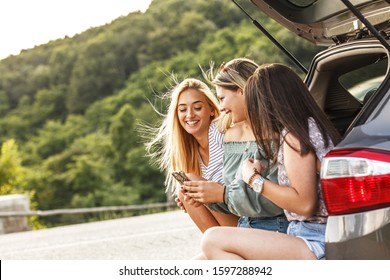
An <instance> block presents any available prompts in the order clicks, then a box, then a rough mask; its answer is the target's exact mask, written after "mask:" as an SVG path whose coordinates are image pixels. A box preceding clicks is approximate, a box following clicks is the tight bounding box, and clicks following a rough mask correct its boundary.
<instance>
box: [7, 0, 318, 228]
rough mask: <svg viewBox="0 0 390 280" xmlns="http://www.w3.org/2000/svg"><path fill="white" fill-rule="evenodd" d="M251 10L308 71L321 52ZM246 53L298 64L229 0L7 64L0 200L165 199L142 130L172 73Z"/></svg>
mask: <svg viewBox="0 0 390 280" xmlns="http://www.w3.org/2000/svg"><path fill="white" fill-rule="evenodd" d="M241 2H244V1H241ZM243 6H244V7H246V9H247V10H248V11H249V12H250V13H251V14H252V16H254V17H256V18H257V20H258V21H259V22H261V23H262V24H264V25H265V26H266V27H267V28H268V29H269V30H272V33H273V34H274V35H275V37H277V38H278V39H279V40H280V42H281V43H282V44H284V45H286V46H289V48H290V51H291V52H292V53H294V54H296V55H297V56H298V57H299V59H300V60H301V61H303V62H304V64H305V65H306V66H307V65H309V61H310V60H311V58H312V55H313V54H314V52H315V50H314V48H313V52H312V53H310V52H307V51H306V52H302V51H300V50H301V49H302V46H303V45H304V44H305V45H306V43H305V42H303V41H300V40H298V39H296V38H295V36H293V35H292V34H290V33H289V32H288V31H287V30H285V29H282V28H281V27H280V26H278V25H277V24H276V23H274V22H272V21H271V20H269V19H266V18H262V15H261V14H260V13H257V12H255V11H254V10H253V7H252V4H251V3H249V1H248V2H244V3H243ZM305 48H306V49H307V46H305ZM241 56H245V57H248V58H252V59H254V60H255V61H257V62H258V63H265V62H283V63H287V64H290V65H291V62H290V61H289V60H288V58H286V57H285V56H284V55H283V54H282V53H281V52H280V51H279V50H278V49H276V48H275V47H274V46H273V45H272V43H271V42H270V41H269V40H268V39H267V38H266V37H265V36H263V35H262V34H261V33H260V32H259V31H258V30H257V29H256V28H255V27H254V26H253V25H252V24H251V22H250V21H249V20H248V19H247V18H246V17H245V15H244V14H243V13H242V12H241V11H240V10H239V9H238V8H237V7H236V6H235V5H234V4H233V3H232V2H230V1H226V0H215V1H208V0H193V1H182V0H154V1H153V2H152V3H151V5H150V7H149V9H148V10H147V11H146V12H145V13H140V12H135V13H131V14H129V15H128V16H126V17H120V18H118V19H116V20H114V21H113V22H111V23H110V24H107V25H105V26H101V27H97V28H91V29H89V30H87V31H85V32H83V33H81V34H78V35H76V36H74V37H72V38H68V37H66V38H63V39H58V40H55V41H50V42H48V43H47V44H44V45H40V46H37V47H35V48H33V49H29V50H24V51H22V52H21V53H20V54H19V55H17V56H10V57H8V58H6V59H3V60H1V61H0V143H4V144H3V148H2V151H1V155H0V174H1V178H0V184H1V185H0V191H1V193H0V194H7V193H15V192H18V193H21V192H25V193H28V194H29V195H30V196H31V197H32V206H33V207H34V208H38V209H40V210H47V209H58V208H75V207H97V206H111V205H128V204H142V203H150V202H161V201H165V200H166V194H165V188H164V186H163V182H164V174H163V173H162V172H161V171H160V170H158V169H157V168H156V167H155V166H153V164H152V163H151V162H150V159H148V158H146V157H145V156H144V154H145V150H144V146H143V143H142V141H143V140H142V138H141V137H140V135H138V134H137V133H136V132H135V131H136V130H135V128H136V127H137V125H138V123H139V122H140V121H144V122H147V123H149V124H152V125H153V124H155V123H156V122H157V121H158V116H157V115H156V114H155V113H154V111H153V109H152V107H151V106H150V104H149V103H148V100H149V101H151V102H154V100H155V97H156V96H155V95H156V94H159V93H162V92H164V91H166V90H167V87H169V86H170V83H171V75H172V74H176V75H177V76H178V77H179V78H183V77H188V76H193V77H198V78H202V76H201V71H200V67H199V66H201V67H203V68H204V67H208V65H209V63H210V61H214V62H215V63H216V64H220V63H221V62H223V61H228V60H230V59H232V58H234V57H241ZM291 66H293V65H291ZM298 71H299V70H298ZM158 107H159V109H161V111H164V109H165V108H164V104H160V105H159V106H158ZM65 222H69V221H68V220H66V218H64V217H51V218H46V219H45V220H41V223H43V224H45V225H46V226H50V225H54V224H61V223H65Z"/></svg>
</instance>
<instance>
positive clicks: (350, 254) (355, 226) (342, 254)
mask: <svg viewBox="0 0 390 280" xmlns="http://www.w3.org/2000/svg"><path fill="white" fill-rule="evenodd" d="M325 254H326V259H328V260H329V259H331V260H332V259H333V260H342V259H346V260H354V259H364V260H369V259H378V260H379V259H390V207H388V208H384V209H379V210H373V211H367V212H363V213H357V214H350V215H341V216H331V217H329V218H328V224H327V228H326V233H325Z"/></svg>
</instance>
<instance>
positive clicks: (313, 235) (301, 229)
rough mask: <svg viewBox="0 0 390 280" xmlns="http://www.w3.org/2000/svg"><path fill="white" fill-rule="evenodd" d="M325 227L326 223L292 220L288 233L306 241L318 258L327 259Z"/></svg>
mask: <svg viewBox="0 0 390 280" xmlns="http://www.w3.org/2000/svg"><path fill="white" fill-rule="evenodd" d="M325 229H326V224H318V223H310V222H301V221H291V222H290V225H289V226H288V229H287V234H288V235H292V236H296V237H300V238H302V239H303V241H305V243H306V244H307V246H308V247H309V248H310V250H311V251H312V252H313V253H314V254H315V255H316V257H317V259H319V260H324V259H325Z"/></svg>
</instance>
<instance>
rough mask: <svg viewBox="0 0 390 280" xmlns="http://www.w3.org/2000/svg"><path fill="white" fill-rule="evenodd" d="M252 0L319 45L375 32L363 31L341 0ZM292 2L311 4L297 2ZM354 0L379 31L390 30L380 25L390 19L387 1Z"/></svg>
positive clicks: (366, 35)
mask: <svg viewBox="0 0 390 280" xmlns="http://www.w3.org/2000/svg"><path fill="white" fill-rule="evenodd" d="M251 2H252V3H253V4H254V5H256V6H257V7H258V9H259V10H261V11H263V12H264V13H266V14H267V15H268V16H270V17H271V18H273V19H275V20H276V21H277V22H278V23H280V24H281V25H283V26H284V27H286V28H287V29H289V30H290V31H292V32H294V33H296V34H297V35H298V36H300V37H303V38H305V39H307V40H308V41H310V42H312V43H314V44H316V45H322V46H330V45H332V44H334V43H335V42H346V41H348V40H350V39H351V38H355V37H357V36H361V37H370V36H372V35H370V33H369V32H366V31H364V30H365V26H364V24H363V23H362V22H361V21H360V20H358V19H357V18H356V16H355V15H354V14H353V13H352V12H351V11H349V10H348V9H347V7H346V6H345V5H344V4H343V3H342V2H341V1H340V0H315V1H286V0H251ZM291 2H302V3H310V4H307V5H302V6H297V5H294V4H292V3H291ZM351 3H352V4H353V5H355V6H356V7H357V8H358V9H359V11H360V12H361V13H362V14H363V15H364V16H365V18H366V19H368V20H369V21H370V22H371V23H372V24H373V25H374V26H377V28H378V29H379V30H380V31H383V32H385V33H387V34H389V32H390V30H389V28H388V27H387V25H385V26H384V27H383V28H382V27H381V26H380V24H381V23H383V22H387V21H388V20H389V19H390V11H389V9H388V3H387V2H386V1H384V0H379V1H378V0H371V1H368V0H351ZM361 31H364V32H361Z"/></svg>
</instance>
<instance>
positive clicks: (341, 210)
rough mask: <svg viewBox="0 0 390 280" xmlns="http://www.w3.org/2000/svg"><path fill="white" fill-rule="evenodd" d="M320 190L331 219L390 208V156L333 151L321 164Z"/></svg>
mask: <svg viewBox="0 0 390 280" xmlns="http://www.w3.org/2000/svg"><path fill="white" fill-rule="evenodd" d="M321 186H322V194H323V197H324V201H325V205H326V208H327V209H328V213H329V215H338V214H351V213H356V212H359V211H366V210H373V209H378V208H382V207H385V206H389V205H390V152H389V151H384V150H374V149H359V150H357V149H354V150H352V149H346V150H333V151H331V152H329V153H328V154H327V155H326V157H325V158H324V160H323V162H322V166H321Z"/></svg>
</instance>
